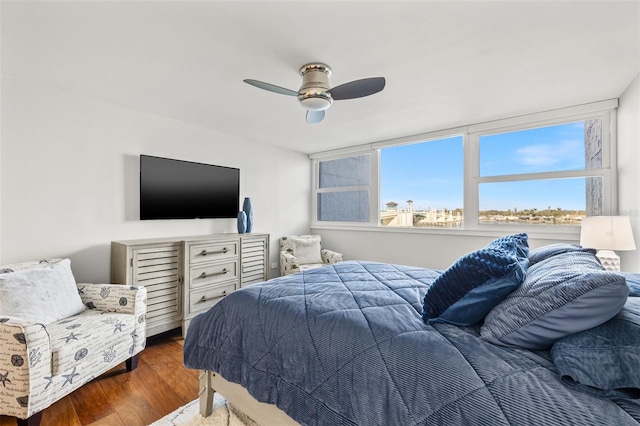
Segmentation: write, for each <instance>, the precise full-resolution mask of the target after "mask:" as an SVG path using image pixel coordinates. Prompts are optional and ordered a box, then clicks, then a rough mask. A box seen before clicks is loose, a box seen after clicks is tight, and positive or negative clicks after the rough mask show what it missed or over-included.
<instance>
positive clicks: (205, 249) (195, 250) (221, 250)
mask: <svg viewBox="0 0 640 426" xmlns="http://www.w3.org/2000/svg"><path fill="white" fill-rule="evenodd" d="M237 256H238V241H237V240H231V241H221V242H215V243H207V244H198V245H192V246H190V247H189V264H191V265H193V264H196V263H203V262H210V261H214V260H219V259H228V258H233V257H237Z"/></svg>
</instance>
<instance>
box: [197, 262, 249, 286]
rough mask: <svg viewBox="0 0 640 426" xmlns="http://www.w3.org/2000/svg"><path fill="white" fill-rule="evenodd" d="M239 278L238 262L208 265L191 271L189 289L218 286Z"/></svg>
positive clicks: (199, 266)
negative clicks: (223, 282)
mask: <svg viewBox="0 0 640 426" xmlns="http://www.w3.org/2000/svg"><path fill="white" fill-rule="evenodd" d="M237 277H238V261H237V260H228V261H220V262H215V263H206V264H202V265H198V266H194V267H192V268H190V269H189V285H190V287H189V288H198V287H203V286H205V285H211V284H217V283H220V282H222V281H229V280H231V279H235V278H237Z"/></svg>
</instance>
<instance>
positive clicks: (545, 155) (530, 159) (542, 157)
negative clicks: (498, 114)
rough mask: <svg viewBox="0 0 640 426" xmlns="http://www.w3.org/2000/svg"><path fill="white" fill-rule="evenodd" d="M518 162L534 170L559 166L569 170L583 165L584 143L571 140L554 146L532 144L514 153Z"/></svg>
mask: <svg viewBox="0 0 640 426" xmlns="http://www.w3.org/2000/svg"><path fill="white" fill-rule="evenodd" d="M516 154H518V162H520V163H521V164H524V165H527V166H533V167H536V168H540V167H550V166H559V167H558V168H561V169H564V168H567V169H570V168H575V167H580V166H583V165H584V141H583V140H578V139H573V140H565V141H560V142H556V143H554V144H534V145H527V146H524V147H522V148H520V149H518V150H517V151H516Z"/></svg>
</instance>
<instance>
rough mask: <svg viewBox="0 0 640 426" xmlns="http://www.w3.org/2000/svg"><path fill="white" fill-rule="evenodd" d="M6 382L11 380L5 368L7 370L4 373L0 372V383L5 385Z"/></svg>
mask: <svg viewBox="0 0 640 426" xmlns="http://www.w3.org/2000/svg"><path fill="white" fill-rule="evenodd" d="M7 382H8V383H11V380H9V371H8V370H7V372H6V373H5V374H0V383H2V386H3V387H5V388H6V387H7Z"/></svg>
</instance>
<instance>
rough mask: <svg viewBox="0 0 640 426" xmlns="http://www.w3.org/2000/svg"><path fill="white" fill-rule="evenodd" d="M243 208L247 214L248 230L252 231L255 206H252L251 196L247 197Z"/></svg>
mask: <svg viewBox="0 0 640 426" xmlns="http://www.w3.org/2000/svg"><path fill="white" fill-rule="evenodd" d="M242 210H243V211H244V213H245V214H246V215H247V229H246V232H251V230H252V229H253V207H252V206H251V198H249V197H245V199H244V203H243V204H242Z"/></svg>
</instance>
